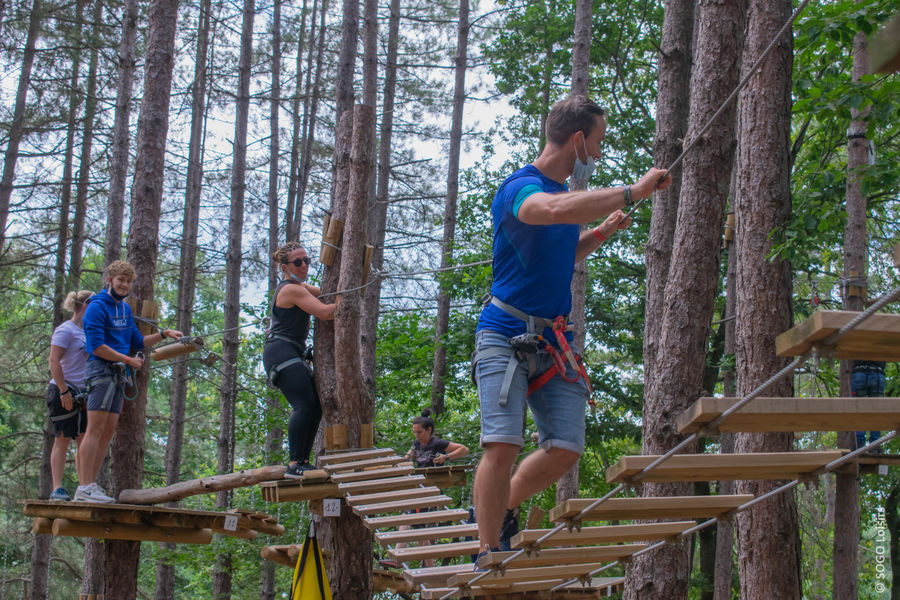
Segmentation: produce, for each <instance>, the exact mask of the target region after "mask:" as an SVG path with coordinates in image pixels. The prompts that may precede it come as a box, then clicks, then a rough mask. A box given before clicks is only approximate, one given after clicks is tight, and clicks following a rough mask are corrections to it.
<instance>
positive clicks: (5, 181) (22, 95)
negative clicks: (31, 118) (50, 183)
mask: <svg viewBox="0 0 900 600" xmlns="http://www.w3.org/2000/svg"><path fill="white" fill-rule="evenodd" d="M43 18H44V8H43V6H42V5H41V0H34V1H33V2H32V4H31V15H30V16H29V19H28V34H27V36H26V37H25V51H24V53H23V55H22V71H21V72H20V73H19V85H18V87H17V88H16V104H15V107H14V108H13V118H12V123H11V124H10V126H9V137H8V140H9V141H8V143H7V145H6V153H5V155H4V157H3V175H2V178H0V257H2V256H3V254H4V250H5V246H6V225H7V219H8V218H9V203H10V199H11V197H12V189H13V178H14V177H15V174H16V161H17V160H18V158H19V144H21V143H22V137H23V134H24V131H25V101H26V100H27V98H28V87H29V86H30V85H31V69H32V67H33V66H34V54H35V45H36V44H37V38H38V35H40V31H41V20H42V19H43Z"/></svg>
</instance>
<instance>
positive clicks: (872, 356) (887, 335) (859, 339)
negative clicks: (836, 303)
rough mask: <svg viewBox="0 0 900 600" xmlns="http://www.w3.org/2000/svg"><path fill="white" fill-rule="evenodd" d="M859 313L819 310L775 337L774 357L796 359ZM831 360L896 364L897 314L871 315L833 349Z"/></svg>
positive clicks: (899, 353)
mask: <svg viewBox="0 0 900 600" xmlns="http://www.w3.org/2000/svg"><path fill="white" fill-rule="evenodd" d="M858 314H859V313H857V312H854V311H849V310H820V311H817V312H815V313H813V314H812V315H811V316H810V317H809V318H808V319H806V320H805V321H803V322H802V323H800V324H799V325H797V326H796V327H793V328H792V329H789V330H787V331H785V332H784V333H782V334H781V335H779V336H778V337H776V338H775V351H776V354H778V356H799V355H800V354H803V353H804V352H806V351H807V350H809V349H810V347H812V345H813V344H814V343H815V342H821V341H822V340H824V339H825V338H827V337H828V336H830V335H831V334H833V333H834V332H836V331H837V330H838V329H840V328H841V327H843V326H844V325H846V324H847V323H849V322H850V320H851V319H853V318H854V317H855V316H857V315H858ZM834 356H835V358H850V359H859V360H883V361H888V362H897V361H900V315H894V314H886V313H875V314H874V315H872V316H871V317H869V318H868V319H866V320H865V321H863V322H862V323H860V324H859V325H858V326H856V328H855V329H853V330H852V331H850V332H849V333H847V335H845V336H844V337H842V338H841V339H840V341H838V343H837V345H836V346H835V347H834Z"/></svg>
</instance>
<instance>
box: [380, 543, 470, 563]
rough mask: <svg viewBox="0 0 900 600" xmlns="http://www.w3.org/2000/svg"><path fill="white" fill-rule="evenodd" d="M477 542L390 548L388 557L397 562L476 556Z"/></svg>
mask: <svg viewBox="0 0 900 600" xmlns="http://www.w3.org/2000/svg"><path fill="white" fill-rule="evenodd" d="M480 543H481V542H479V541H478V540H477V539H476V540H472V541H471V542H452V543H449V544H431V545H429V546H411V547H410V546H407V547H406V548H390V549H388V551H387V553H388V555H389V556H390V557H391V558H393V559H394V560H396V561H398V562H409V561H411V560H429V559H432V560H433V559H437V558H452V557H457V556H466V557H468V556H469V555H470V554H478V549H479V544H480Z"/></svg>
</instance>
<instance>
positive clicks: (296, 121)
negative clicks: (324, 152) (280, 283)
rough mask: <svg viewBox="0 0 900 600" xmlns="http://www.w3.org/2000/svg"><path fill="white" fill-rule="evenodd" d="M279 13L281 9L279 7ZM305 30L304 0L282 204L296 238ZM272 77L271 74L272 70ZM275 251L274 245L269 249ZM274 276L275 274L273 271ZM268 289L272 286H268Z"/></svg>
mask: <svg viewBox="0 0 900 600" xmlns="http://www.w3.org/2000/svg"><path fill="white" fill-rule="evenodd" d="M318 5H319V3H318V0H313V8H312V18H311V19H310V20H309V30H310V31H309V44H308V45H307V48H308V50H307V51H308V53H309V54H310V56H311V55H312V45H313V44H312V43H313V36H314V35H315V29H316V9H317V7H318ZM279 14H280V11H279ZM305 34H306V0H303V7H302V8H301V9H300V31H299V32H298V34H297V59H296V62H295V64H296V72H297V83H296V84H295V86H294V97H293V98H292V99H291V123H292V129H291V165H290V167H289V169H290V170H289V172H288V194H287V203H286V204H285V207H284V230H285V236H284V237H285V241H295V240H297V239H298V238H299V231H295V230H294V212H295V209H294V206H295V204H296V202H297V189H298V187H299V182H300V140H301V137H302V136H301V132H302V128H303V125H302V124H301V119H300V93H301V87H300V76H301V74H302V73H303V37H304V35H305ZM309 79H310V75H309V71H307V72H306V89H305V90H304V91H303V97H304V98H303V121H304V122H305V120H306V118H307V117H308V116H309V115H308V112H309ZM273 80H274V74H273ZM272 251H274V249H273V250H272ZM276 276H277V274H276ZM270 293H271V289H270Z"/></svg>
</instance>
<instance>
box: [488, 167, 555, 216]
mask: <svg viewBox="0 0 900 600" xmlns="http://www.w3.org/2000/svg"><path fill="white" fill-rule="evenodd" d="M543 191H544V188H543V186H542V185H541V179H540V178H539V177H536V176H534V175H527V174H525V175H520V176H517V177H512V178H510V179H507V180H506V182H505V183H504V184H503V187H502V188H501V189H500V191H499V192H498V196H501V199H502V201H503V207H504V209H505V210H507V211H509V212H510V213H511V214H512V215H513V216H514V217H516V218H517V219H518V215H519V207H520V206H522V202H524V201H525V198H527V197H528V196H530V195H532V194H534V193H536V192H543Z"/></svg>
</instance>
